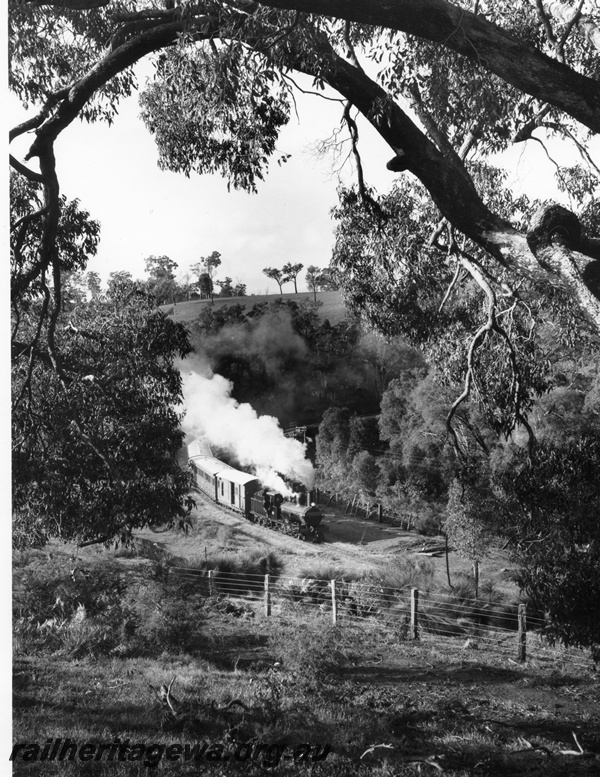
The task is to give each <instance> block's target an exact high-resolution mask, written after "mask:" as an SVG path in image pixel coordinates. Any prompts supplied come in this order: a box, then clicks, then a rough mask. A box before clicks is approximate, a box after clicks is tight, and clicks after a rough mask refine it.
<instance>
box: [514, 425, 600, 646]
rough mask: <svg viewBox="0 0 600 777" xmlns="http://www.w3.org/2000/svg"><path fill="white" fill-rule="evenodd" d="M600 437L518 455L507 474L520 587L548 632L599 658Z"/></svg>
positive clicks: (549, 445) (544, 446)
mask: <svg viewBox="0 0 600 777" xmlns="http://www.w3.org/2000/svg"><path fill="white" fill-rule="evenodd" d="M599 467H600V436H599V435H598V434H596V435H586V436H583V437H582V438H580V439H577V440H574V441H572V442H568V443H563V444H556V443H552V442H543V443H540V445H539V446H538V448H537V450H536V454H535V457H534V458H533V460H528V459H527V458H526V457H525V456H524V455H523V452H522V451H520V450H513V451H512V456H510V467H506V468H504V469H503V474H502V477H501V478H500V485H501V493H502V496H503V497H504V499H505V511H506V512H505V522H506V523H505V531H506V533H507V534H508V536H509V537H510V538H511V542H512V544H513V546H514V547H515V549H516V553H517V557H518V559H519V560H520V561H521V566H520V569H519V572H518V578H517V582H518V583H519V584H520V585H521V586H522V588H523V590H524V591H525V592H526V593H527V594H528V595H529V597H530V599H531V601H532V604H533V605H534V607H538V608H540V609H541V610H543V611H545V612H546V617H547V620H548V633H549V635H550V636H552V637H554V638H558V639H560V640H561V641H563V642H564V643H565V644H572V645H577V646H581V647H589V648H592V650H593V651H594V653H595V656H596V660H597V659H598V657H600V624H599V622H598V617H597V612H598V602H599V601H600V531H599V529H598V520H597V516H598V514H599V513H598V510H599V509H600V491H599V489H598V471H599Z"/></svg>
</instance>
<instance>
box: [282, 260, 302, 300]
mask: <svg viewBox="0 0 600 777" xmlns="http://www.w3.org/2000/svg"><path fill="white" fill-rule="evenodd" d="M302 269H304V265H303V264H301V263H300V262H296V264H292V263H291V262H287V264H284V265H283V268H282V271H283V274H284V276H285V279H286V281H293V282H294V293H295V294H297V293H298V273H299V272H300V270H302Z"/></svg>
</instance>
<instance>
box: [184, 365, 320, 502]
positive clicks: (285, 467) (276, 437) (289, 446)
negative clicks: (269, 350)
mask: <svg viewBox="0 0 600 777" xmlns="http://www.w3.org/2000/svg"><path fill="white" fill-rule="evenodd" d="M179 369H180V371H181V377H182V381H183V398H184V409H185V416H184V418H183V422H182V426H183V430H184V431H185V432H186V434H188V435H190V436H191V437H193V438H194V439H195V438H196V437H206V438H207V439H208V441H209V442H210V443H211V444H213V445H215V446H218V447H220V448H223V449H225V450H227V451H228V452H229V453H230V454H232V455H233V456H235V458H236V459H237V460H238V461H239V462H240V465H241V466H242V467H244V468H246V467H247V468H248V470H249V471H251V472H253V473H255V474H256V476H257V477H258V478H259V479H260V480H261V481H262V482H263V483H264V484H265V485H266V486H269V487H270V488H274V489H276V490H278V491H280V492H281V493H282V494H284V495H285V496H288V495H291V493H292V491H291V490H290V489H289V488H287V486H286V485H285V483H284V482H283V480H282V479H281V477H279V475H278V474H277V473H280V474H281V475H285V476H286V477H288V478H291V479H294V480H298V481H300V482H301V483H303V484H304V485H305V486H306V487H307V488H308V489H310V488H312V486H313V483H314V477H315V473H314V468H313V465H312V464H311V462H310V461H309V460H308V459H307V458H306V456H305V454H306V446H305V445H304V444H303V443H301V442H298V440H294V439H290V438H287V437H285V436H284V434H283V430H282V429H281V427H280V426H279V422H278V421H277V419H276V418H275V417H274V416H270V415H261V416H259V415H257V413H256V411H255V410H254V409H253V408H252V407H251V406H250V405H249V404H247V403H243V404H240V403H239V402H238V401H237V400H235V399H234V398H233V397H232V396H231V390H232V388H233V386H232V384H231V382H230V381H229V380H227V379H226V378H224V377H222V376H221V375H216V374H213V373H212V372H211V371H210V370H209V369H208V368H207V367H205V366H204V365H202V364H201V363H199V362H198V361H197V360H195V361H192V360H189V359H188V360H186V361H184V362H181V363H180V364H179Z"/></svg>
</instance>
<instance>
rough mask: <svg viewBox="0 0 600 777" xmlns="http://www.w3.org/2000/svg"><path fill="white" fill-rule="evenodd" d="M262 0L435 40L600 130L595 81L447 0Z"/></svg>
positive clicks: (598, 86) (598, 92)
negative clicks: (349, 0)
mask: <svg viewBox="0 0 600 777" xmlns="http://www.w3.org/2000/svg"><path fill="white" fill-rule="evenodd" d="M261 4H262V5H266V6H269V7H272V8H285V9H294V10H299V11H305V12H307V13H314V14H319V15H322V16H334V17H337V18H339V19H346V20H349V21H354V22H359V23H361V24H372V25H375V26H381V27H385V28H387V29H392V30H398V31H401V32H406V33H409V34H411V35H416V36H417V37H420V38H424V39H425V40H429V41H432V42H433V43H438V44H439V45H441V46H444V47H446V48H448V49H451V50H452V51H455V52H457V53H458V54H462V55H463V56H465V57H466V58H467V59H469V60H471V61H472V62H475V63H476V64H478V65H480V66H481V67H483V68H484V69H485V70H487V71H489V72H490V73H494V75H497V76H498V77H499V78H501V79H502V80H504V81H506V82H507V83H509V84H512V86H515V87H517V89H520V90H522V91H524V92H527V94H531V95H532V96H534V97H536V98H537V99H538V100H542V101H543V102H548V103H550V104H551V105H553V106H554V107H556V108H559V109H560V110H562V111H564V112H565V113H568V114H569V115H571V116H573V118H575V119H577V120H578V121H580V122H581V123H582V124H584V125H585V126H586V127H589V129H591V130H593V131H594V132H600V83H598V81H595V80H594V79H592V78H588V77H587V76H584V75H581V74H579V73H577V72H576V71H575V70H573V69H572V68H569V67H567V66H566V65H564V64H562V63H561V62H558V61H557V60H555V59H552V58H551V57H549V56H547V55H546V54H544V53H542V52H541V51H539V50H538V49H536V48H534V47H533V46H530V45H529V44H526V43H524V42H523V41H520V40H519V39H518V38H515V37H514V36H513V35H511V34H510V33H508V32H506V31H505V30H503V29H502V28H500V27H498V26H497V25H495V24H493V23H492V22H489V21H488V20H487V19H485V18H484V17H483V16H478V15H477V14H474V13H472V12H470V11H467V10H465V9H464V8H461V7H460V6H458V5H455V4H454V3H451V2H448V1H447V0H395V2H393V3H390V2H389V1H388V0H355V1H354V2H351V3H350V2H347V0H263V1H262V3H261ZM590 34H593V33H590ZM593 39H594V40H596V38H595V37H594V38H593Z"/></svg>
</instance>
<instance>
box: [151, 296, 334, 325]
mask: <svg viewBox="0 0 600 777" xmlns="http://www.w3.org/2000/svg"><path fill="white" fill-rule="evenodd" d="M278 299H284V300H293V301H294V302H300V300H303V299H308V300H313V299H314V295H313V294H312V292H308V291H306V292H299V293H298V294H283V295H280V294H253V295H250V296H248V297H226V298H222V297H215V299H214V303H213V304H214V305H216V306H217V307H219V306H221V305H245V307H246V309H247V310H250V309H251V308H252V306H253V305H257V304H259V303H260V302H274V301H275V300H278ZM317 302H319V303H320V307H319V316H320V317H321V319H322V320H324V319H328V320H329V323H330V324H332V325H335V324H339V322H340V321H342V319H344V318H345V316H346V309H345V307H344V302H343V299H342V295H341V292H339V291H318V292H317ZM210 304H211V301H210V300H207V299H202V300H200V299H196V300H190V301H189V302H178V303H177V304H175V305H163V306H162V308H161V310H163V311H164V312H166V313H168V314H169V315H171V317H172V318H173V320H174V321H180V322H182V323H186V322H188V321H193V320H194V319H195V318H197V317H198V316H199V315H200V312H201V311H202V308H203V307H205V306H206V305H210Z"/></svg>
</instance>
